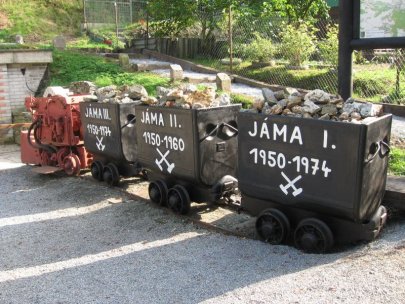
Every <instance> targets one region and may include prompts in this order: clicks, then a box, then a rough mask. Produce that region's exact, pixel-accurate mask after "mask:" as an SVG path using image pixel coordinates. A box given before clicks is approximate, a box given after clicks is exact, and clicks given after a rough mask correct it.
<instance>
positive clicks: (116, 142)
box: [80, 102, 141, 186]
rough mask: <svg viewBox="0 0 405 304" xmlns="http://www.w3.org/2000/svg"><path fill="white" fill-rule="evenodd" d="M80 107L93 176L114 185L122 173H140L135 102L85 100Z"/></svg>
mask: <svg viewBox="0 0 405 304" xmlns="http://www.w3.org/2000/svg"><path fill="white" fill-rule="evenodd" d="M80 109H81V117H82V123H83V130H84V142H85V146H86V148H87V150H88V151H91V152H92V153H93V155H94V160H93V162H92V164H91V174H92V176H93V177H94V178H95V179H97V180H99V181H103V180H104V181H105V182H107V183H108V184H109V185H112V186H114V185H117V184H118V182H119V180H120V176H125V177H129V176H135V175H137V174H139V173H140V171H141V169H140V167H139V164H138V157H137V155H138V151H137V140H136V132H135V120H136V117H135V105H134V103H122V104H119V103H99V102H83V103H82V104H80Z"/></svg>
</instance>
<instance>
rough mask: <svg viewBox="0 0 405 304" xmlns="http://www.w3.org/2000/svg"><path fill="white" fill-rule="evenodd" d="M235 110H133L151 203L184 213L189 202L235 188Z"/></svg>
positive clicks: (210, 199)
mask: <svg viewBox="0 0 405 304" xmlns="http://www.w3.org/2000/svg"><path fill="white" fill-rule="evenodd" d="M239 110H240V105H231V106H223V107H215V108H203V109H182V108H170V107H148V106H136V113H137V121H136V132H137V137H138V142H139V146H138V153H139V161H140V163H141V164H142V167H145V168H147V169H148V176H149V177H150V180H151V183H150V185H149V196H150V199H151V200H152V201H153V202H156V203H158V204H167V205H168V206H169V208H171V209H172V210H173V211H175V212H178V213H182V214H185V213H187V212H188V211H189V209H190V201H194V202H215V201H218V200H219V199H221V198H229V197H230V194H231V193H233V191H234V189H235V187H236V186H237V182H236V179H235V178H234V176H235V175H236V165H237V133H238V131H237V114H238V112H239ZM149 171H150V172H149Z"/></svg>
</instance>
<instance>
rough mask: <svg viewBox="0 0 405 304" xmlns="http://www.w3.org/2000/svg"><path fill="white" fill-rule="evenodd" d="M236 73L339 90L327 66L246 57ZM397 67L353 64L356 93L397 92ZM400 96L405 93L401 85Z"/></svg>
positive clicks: (212, 62)
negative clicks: (262, 63) (256, 62)
mask: <svg viewBox="0 0 405 304" xmlns="http://www.w3.org/2000/svg"><path fill="white" fill-rule="evenodd" d="M192 61H193V62H195V63H198V64H201V65H205V66H209V67H212V68H215V69H218V70H225V71H229V69H230V68H229V66H227V65H223V64H221V63H220V61H219V60H217V59H200V58H198V59H192ZM233 73H234V74H238V75H241V76H244V77H248V78H252V79H255V80H259V81H263V82H267V83H270V84H277V85H284V86H290V87H296V88H302V89H306V90H313V89H322V90H324V91H327V92H330V93H336V92H337V83H338V75H337V71H336V70H333V69H330V68H327V67H322V66H320V67H316V66H314V65H310V68H309V69H307V70H290V69H287V68H286V67H285V65H283V64H278V65H276V66H274V67H271V66H267V67H262V68H257V67H252V66H251V62H248V61H244V62H242V63H241V64H239V65H235V66H234V67H233ZM400 77H401V78H400V83H401V84H402V86H404V85H403V83H405V75H404V74H402V75H401V76H400ZM395 81H396V70H395V69H392V68H390V67H389V65H388V64H361V65H360V64H356V65H354V68H353V97H355V98H363V99H367V100H369V101H373V102H381V99H382V97H384V96H387V95H390V94H391V95H396V94H395V93H394V91H395ZM400 94H401V96H405V88H402V91H401V93H400Z"/></svg>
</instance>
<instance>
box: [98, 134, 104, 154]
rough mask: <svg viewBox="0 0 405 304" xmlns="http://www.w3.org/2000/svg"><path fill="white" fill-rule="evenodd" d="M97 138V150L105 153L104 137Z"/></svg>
mask: <svg viewBox="0 0 405 304" xmlns="http://www.w3.org/2000/svg"><path fill="white" fill-rule="evenodd" d="M96 138H97V144H96V145H97V148H98V149H99V150H100V151H104V149H105V145H103V139H104V137H101V138H98V136H96Z"/></svg>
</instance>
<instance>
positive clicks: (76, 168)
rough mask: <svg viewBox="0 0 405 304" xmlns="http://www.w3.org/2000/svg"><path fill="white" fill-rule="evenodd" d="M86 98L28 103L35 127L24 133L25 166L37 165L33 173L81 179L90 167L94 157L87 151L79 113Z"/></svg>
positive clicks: (54, 98)
mask: <svg viewBox="0 0 405 304" xmlns="http://www.w3.org/2000/svg"><path fill="white" fill-rule="evenodd" d="M53 88H55V87H53ZM56 88H58V87H56ZM50 89H52V87H50ZM61 89H62V88H61ZM84 97H85V96H81V95H72V96H60V95H55V96H48V97H38V98H36V97H27V98H26V99H25V107H26V108H27V109H28V110H29V111H30V112H31V113H32V124H31V126H30V127H29V129H28V131H22V132H21V161H22V162H23V163H26V164H33V165H37V166H38V167H35V168H34V171H36V172H38V173H42V174H50V173H54V172H57V171H65V172H66V174H67V175H78V174H79V173H80V170H81V169H85V168H87V167H88V165H89V163H90V162H91V158H92V156H91V154H90V153H88V152H87V151H86V149H85V147H84V143H83V133H82V130H81V122H80V109H79V104H80V103H81V102H82V101H83V98H84Z"/></svg>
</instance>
